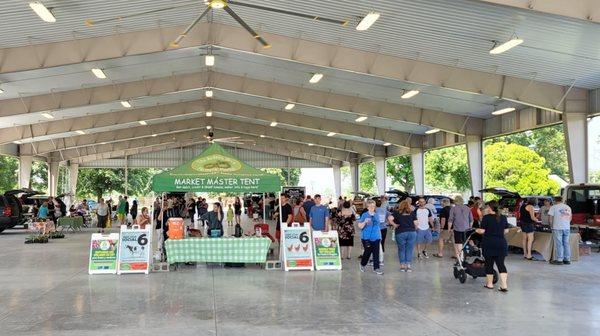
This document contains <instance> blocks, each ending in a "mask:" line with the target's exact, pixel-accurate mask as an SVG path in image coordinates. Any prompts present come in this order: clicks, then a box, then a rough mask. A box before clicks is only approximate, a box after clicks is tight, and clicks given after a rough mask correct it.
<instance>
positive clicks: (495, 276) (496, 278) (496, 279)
mask: <svg viewBox="0 0 600 336" xmlns="http://www.w3.org/2000/svg"><path fill="white" fill-rule="evenodd" d="M492 282H493V283H494V284H495V283H496V282H498V272H497V271H496V270H494V280H493V281H492Z"/></svg>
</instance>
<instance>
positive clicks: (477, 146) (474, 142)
mask: <svg viewBox="0 0 600 336" xmlns="http://www.w3.org/2000/svg"><path fill="white" fill-rule="evenodd" d="M466 140H467V161H468V164H469V177H470V178H471V195H473V196H481V194H480V192H479V190H481V189H483V142H482V141H481V137H480V136H478V135H467V139H466Z"/></svg>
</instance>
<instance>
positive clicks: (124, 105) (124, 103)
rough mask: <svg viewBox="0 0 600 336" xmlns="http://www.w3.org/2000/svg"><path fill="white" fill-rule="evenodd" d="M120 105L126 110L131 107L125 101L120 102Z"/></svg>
mask: <svg viewBox="0 0 600 336" xmlns="http://www.w3.org/2000/svg"><path fill="white" fill-rule="evenodd" d="M121 105H123V107H126V108H130V107H131V103H130V102H128V101H126V100H122V101H121Z"/></svg>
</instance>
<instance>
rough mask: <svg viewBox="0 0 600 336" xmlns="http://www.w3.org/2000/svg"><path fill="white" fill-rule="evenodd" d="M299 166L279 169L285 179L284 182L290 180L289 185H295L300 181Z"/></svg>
mask: <svg viewBox="0 0 600 336" xmlns="http://www.w3.org/2000/svg"><path fill="white" fill-rule="evenodd" d="M300 173H301V171H300V168H289V169H288V168H284V169H281V175H282V176H283V178H284V179H285V181H286V183H287V181H288V178H289V181H290V186H297V185H298V183H299V182H300Z"/></svg>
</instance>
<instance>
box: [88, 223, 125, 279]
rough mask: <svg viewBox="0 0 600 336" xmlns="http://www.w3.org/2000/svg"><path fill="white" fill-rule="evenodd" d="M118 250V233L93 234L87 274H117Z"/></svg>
mask: <svg viewBox="0 0 600 336" xmlns="http://www.w3.org/2000/svg"><path fill="white" fill-rule="evenodd" d="M118 248H119V234H118V233H111V234H101V233H93V234H92V238H91V240H90V260H89V266H88V273H89V274H115V273H116V272H117V257H118Z"/></svg>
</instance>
